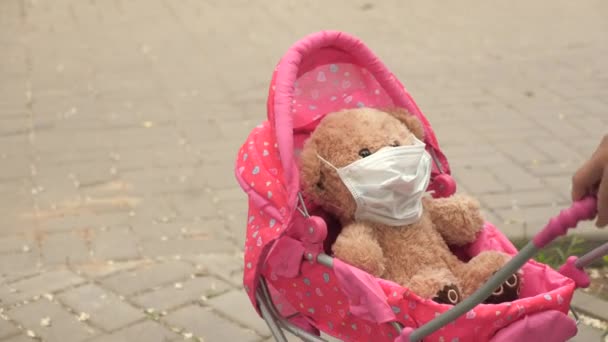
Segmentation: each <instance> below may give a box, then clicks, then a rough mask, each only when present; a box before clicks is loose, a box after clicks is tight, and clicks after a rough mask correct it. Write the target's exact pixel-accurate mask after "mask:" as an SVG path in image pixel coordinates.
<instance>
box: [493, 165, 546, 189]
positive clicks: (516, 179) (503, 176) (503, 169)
mask: <svg viewBox="0 0 608 342" xmlns="http://www.w3.org/2000/svg"><path fill="white" fill-rule="evenodd" d="M492 173H493V174H494V175H495V176H496V178H497V179H499V180H500V182H501V183H503V184H506V185H507V186H508V188H509V190H511V191H521V190H542V189H543V188H544V184H543V183H542V182H541V180H540V179H539V178H538V177H536V176H534V175H531V174H530V173H529V172H527V171H526V170H523V169H522V168H521V167H520V166H517V165H513V163H509V164H502V165H501V164H499V165H496V166H495V167H493V168H492Z"/></svg>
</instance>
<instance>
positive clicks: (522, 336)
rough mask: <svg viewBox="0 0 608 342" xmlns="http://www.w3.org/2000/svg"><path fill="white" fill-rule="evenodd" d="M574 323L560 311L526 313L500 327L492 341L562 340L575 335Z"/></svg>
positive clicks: (553, 341) (554, 341) (561, 341)
mask: <svg viewBox="0 0 608 342" xmlns="http://www.w3.org/2000/svg"><path fill="white" fill-rule="evenodd" d="M577 330H578V329H577V327H576V323H575V322H574V320H572V319H571V318H569V317H568V316H566V315H564V314H563V313H562V312H559V311H555V310H548V311H544V312H539V313H537V314H533V315H528V316H525V317H524V318H522V319H520V320H518V321H516V322H514V323H512V324H511V325H509V326H507V327H505V328H503V329H501V330H500V331H499V332H498V333H497V334H496V336H494V338H493V339H492V340H491V341H492V342H513V341H551V342H564V341H567V340H568V339H570V338H571V337H573V336H575V335H576V332H577Z"/></svg>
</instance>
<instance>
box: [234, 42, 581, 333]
mask: <svg viewBox="0 0 608 342" xmlns="http://www.w3.org/2000/svg"><path fill="white" fill-rule="evenodd" d="M267 104H268V121H266V122H264V123H262V124H261V125H259V126H258V127H256V128H254V129H253V130H252V132H251V133H250V135H249V136H248V138H247V140H246V141H245V143H244V144H243V145H242V147H241V148H240V150H239V152H238V155H237V160H236V167H235V175H236V178H237V181H238V182H239V184H240V186H241V188H242V189H243V190H244V191H245V192H246V194H247V196H248V204H249V210H248V216H247V218H246V222H245V224H246V226H247V230H246V234H247V235H246V239H245V245H244V276H243V284H244V288H245V290H246V291H247V294H248V295H249V298H250V300H251V302H252V305H253V306H254V307H255V308H256V309H257V304H256V300H255V290H256V288H257V283H258V280H259V278H260V277H261V276H263V277H264V278H265V279H266V280H267V282H268V284H269V288H270V292H271V295H272V298H273V301H274V303H275V306H276V307H277V308H278V310H279V312H281V314H283V315H292V314H294V313H300V315H299V316H298V317H297V318H295V319H294V320H293V322H294V323H295V324H297V325H298V326H300V327H302V328H305V329H307V330H308V331H313V332H314V331H315V328H318V329H320V330H322V331H324V332H326V333H328V334H330V335H333V336H335V337H337V338H340V339H343V340H345V341H393V340H394V339H395V338H396V337H397V334H396V332H395V331H394V329H393V328H392V327H391V326H390V325H388V324H377V323H374V322H372V321H368V320H365V319H362V318H360V317H357V316H355V315H354V314H352V313H351V312H350V310H349V304H350V303H351V301H352V300H353V299H352V298H350V299H349V298H348V297H347V296H346V294H345V292H344V291H343V290H342V286H341V284H340V283H339V280H338V277H337V276H336V274H334V272H333V271H332V269H329V268H327V267H325V266H322V265H320V264H316V263H311V262H309V261H306V258H304V257H305V256H309V255H311V256H312V257H313V258H312V260H314V257H315V256H316V255H317V253H319V252H320V251H321V248H322V245H323V241H321V243H319V241H316V240H315V239H316V238H315V239H312V240H311V239H310V236H308V235H307V234H305V233H304V234H303V233H302V232H306V231H307V229H308V228H307V227H303V226H302V224H305V223H302V222H307V221H306V220H305V219H303V217H302V214H301V213H300V212H299V211H297V210H296V205H297V203H298V197H297V194H298V192H299V190H300V189H299V173H298V169H297V151H298V149H299V148H301V146H302V144H303V143H304V142H305V141H306V139H307V137H308V136H309V134H310V133H311V132H312V131H313V130H314V128H315V127H316V124H318V122H319V120H321V119H322V118H323V116H324V115H325V114H327V113H329V112H333V111H337V110H341V109H345V108H355V107H361V106H366V107H380V108H381V107H387V106H398V107H402V108H406V109H407V110H408V111H410V112H411V113H413V114H414V115H416V116H418V117H419V118H420V120H421V121H422V123H423V125H424V127H425V132H426V139H425V142H426V143H427V146H428V147H429V148H430V149H432V150H433V151H434V152H435V154H436V156H437V158H438V159H439V161H440V162H441V164H442V166H443V169H444V171H445V173H447V174H449V172H450V169H449V164H448V162H447V159H446V158H445V156H444V155H443V154H442V153H441V150H440V149H439V145H438V142H437V140H436V138H435V136H434V133H433V131H432V129H431V127H430V124H429V123H428V121H427V120H426V118H425V117H424V116H423V115H422V113H421V112H420V110H419V109H418V107H417V106H416V104H415V103H414V102H413V100H412V99H411V97H410V95H409V94H408V93H407V91H406V90H405V88H404V87H403V85H402V84H401V83H400V82H399V81H398V80H397V79H396V78H395V77H394V76H393V75H392V74H391V73H390V72H389V71H388V70H387V69H386V67H385V66H384V65H383V64H382V63H381V62H380V61H379V60H378V59H377V57H376V56H375V55H374V54H373V53H372V52H371V51H370V50H369V49H368V48H367V47H366V46H365V45H363V43H361V42H360V41H359V40H357V39H356V38H354V37H352V36H348V35H346V34H344V33H341V32H333V31H323V32H320V33H318V34H314V35H311V36H309V37H306V38H304V39H303V40H301V41H300V42H298V43H296V44H295V45H294V46H293V47H292V48H291V49H290V50H289V52H288V53H287V54H286V55H285V56H284V58H283V59H282V60H281V62H280V63H279V64H278V66H277V68H276V69H275V72H274V74H273V78H272V81H271V86H270V90H269V94H268V103H267ZM437 172H438V171H437V168H436V167H434V171H433V175H432V176H431V177H434V176H435V175H436V174H437ZM432 179H433V178H432ZM311 231H313V230H311ZM304 236H307V237H306V238H304ZM322 236H323V239H324V235H322ZM286 239H289V240H286ZM313 240H315V241H313ZM311 241H312V242H311ZM488 249H494V250H502V251H505V252H506V253H510V254H513V253H515V252H516V249H515V248H514V247H513V245H512V244H511V243H510V242H509V240H508V239H507V238H506V237H505V236H504V235H503V234H502V233H500V232H499V231H498V230H497V229H496V228H495V227H494V226H492V225H491V224H489V223H488V224H487V225H486V228H485V229H484V231H483V232H482V234H481V236H480V238H479V240H478V241H477V242H475V243H473V244H472V245H471V246H469V248H468V250H467V251H462V253H463V255H465V256H466V255H468V256H474V255H476V254H478V253H479V252H481V251H483V250H488ZM291 254H293V255H291ZM290 255H291V257H290ZM275 258H277V259H278V260H277V259H275ZM287 259H289V260H290V262H289V264H290V265H291V266H290V268H291V269H287V270H285V269H281V267H283V266H284V265H285V264H286V263H287V262H286V260H287ZM294 260H295V261H296V262H295V263H294V262H293V261H294ZM300 261H301V262H300ZM294 265H295V269H294ZM347 267H350V266H347ZM523 271H524V276H523V285H522V291H521V294H522V298H521V299H519V300H517V301H514V302H512V303H504V304H498V305H478V306H477V307H475V308H474V309H473V310H471V311H470V312H468V313H467V314H466V315H464V316H462V317H460V318H459V319H458V320H457V321H455V322H454V323H452V324H449V325H448V326H446V327H444V328H442V329H440V330H439V331H437V332H435V333H434V334H432V335H430V336H429V337H428V338H427V339H425V341H443V342H445V341H450V342H455V341H485V340H489V339H490V338H491V337H492V336H493V335H494V334H495V333H496V332H497V331H498V330H499V329H501V328H504V327H506V326H508V325H509V324H510V323H512V322H514V321H516V320H518V319H520V318H522V317H523V316H525V315H529V314H532V313H534V312H540V311H543V310H558V311H560V312H563V313H567V312H568V306H569V303H570V301H571V298H572V294H573V291H574V282H573V281H572V280H570V279H568V278H565V277H563V276H561V275H560V274H559V273H557V272H555V271H553V270H552V269H550V268H549V267H547V266H546V265H542V264H538V263H535V262H529V263H527V264H526V265H525V266H524V268H523ZM372 281H376V282H377V283H378V285H379V286H380V287H381V291H382V292H384V295H385V296H386V302H387V303H388V305H390V308H391V309H392V311H393V313H394V314H395V318H396V319H397V320H398V321H399V322H400V323H402V324H403V325H404V326H407V327H414V328H415V327H419V326H421V325H422V324H424V323H426V322H428V321H430V320H432V319H433V318H434V317H436V316H437V315H439V314H441V313H442V312H444V311H446V310H448V309H449V308H450V306H448V305H442V304H437V303H435V302H432V301H427V300H423V299H421V298H419V297H418V296H417V295H416V294H414V293H411V291H409V290H408V289H407V288H403V287H401V286H398V285H397V284H394V283H391V282H388V281H384V280H382V279H375V280H372ZM355 301H356V300H355ZM356 304H360V303H356ZM389 312H390V311H389Z"/></svg>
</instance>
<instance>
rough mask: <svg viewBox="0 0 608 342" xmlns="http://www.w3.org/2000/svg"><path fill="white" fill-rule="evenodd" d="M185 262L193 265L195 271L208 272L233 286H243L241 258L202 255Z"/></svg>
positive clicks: (231, 255)
mask: <svg viewBox="0 0 608 342" xmlns="http://www.w3.org/2000/svg"><path fill="white" fill-rule="evenodd" d="M187 260H190V261H192V262H193V263H195V265H196V267H197V269H199V270H201V271H203V272H209V273H210V274H213V275H215V276H217V277H220V278H221V279H224V280H226V281H228V282H230V283H231V284H232V285H234V286H242V284H243V279H242V276H243V263H244V262H243V257H242V255H234V254H203V255H198V256H194V257H188V259H187Z"/></svg>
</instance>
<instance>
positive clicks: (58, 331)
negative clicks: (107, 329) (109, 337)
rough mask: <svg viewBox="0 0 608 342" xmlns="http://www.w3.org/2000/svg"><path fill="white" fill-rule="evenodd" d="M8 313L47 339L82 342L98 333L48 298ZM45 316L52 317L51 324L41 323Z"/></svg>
mask: <svg viewBox="0 0 608 342" xmlns="http://www.w3.org/2000/svg"><path fill="white" fill-rule="evenodd" d="M7 315H8V316H9V317H10V318H11V319H13V320H15V321H17V322H19V323H20V324H22V325H23V326H24V327H25V329H26V330H31V331H33V332H34V333H35V334H36V336H40V337H41V338H42V339H43V340H46V341H66V342H72V341H73V342H80V341H84V340H86V339H88V338H91V337H93V336H94V335H96V334H97V331H96V330H95V329H93V328H91V327H89V326H87V325H86V324H84V323H82V322H79V321H78V319H77V317H76V316H75V315H73V314H71V313H69V312H68V311H66V310H65V309H64V308H62V307H61V306H60V305H59V304H57V303H54V302H50V301H48V300H46V299H41V300H39V301H37V302H34V303H30V304H27V305H24V306H20V307H18V308H15V309H12V310H10V311H8V313H7ZM43 318H50V319H51V321H50V325H49V326H43V325H41V321H42V319H43Z"/></svg>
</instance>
